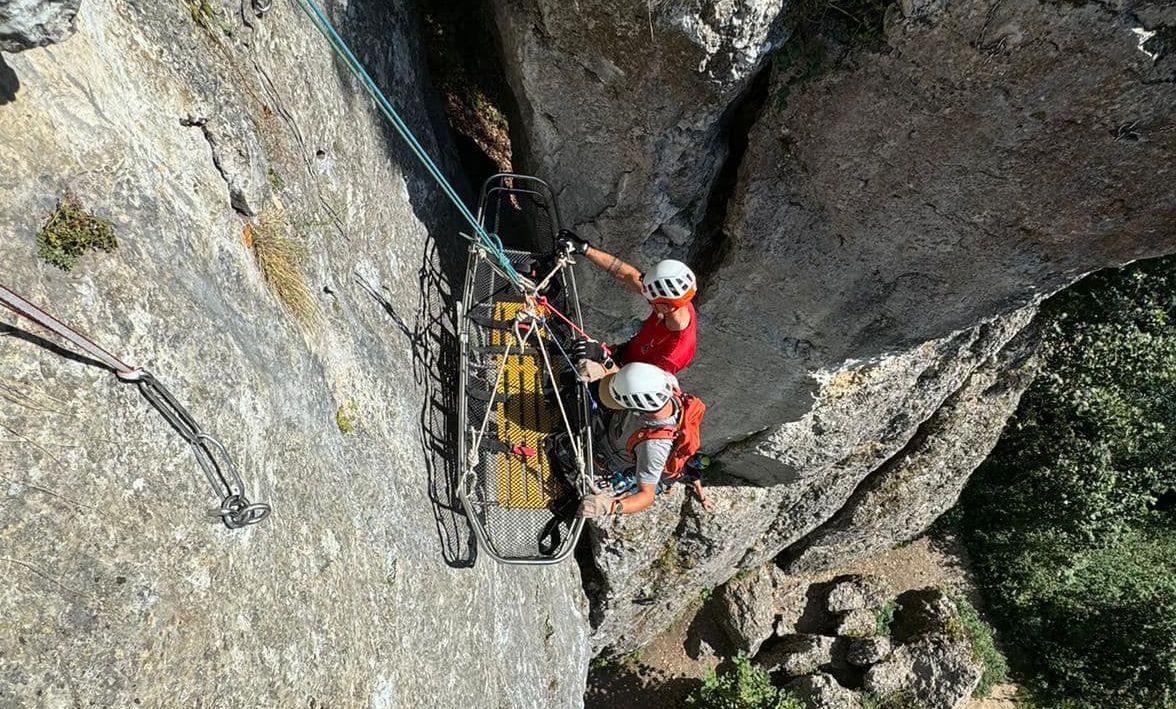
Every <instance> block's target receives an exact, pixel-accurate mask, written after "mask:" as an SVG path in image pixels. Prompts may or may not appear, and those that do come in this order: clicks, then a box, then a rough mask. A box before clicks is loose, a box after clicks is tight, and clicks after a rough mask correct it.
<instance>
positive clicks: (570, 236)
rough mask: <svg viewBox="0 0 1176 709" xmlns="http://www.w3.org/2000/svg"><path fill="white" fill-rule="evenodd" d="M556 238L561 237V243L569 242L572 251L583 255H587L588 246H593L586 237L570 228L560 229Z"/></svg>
mask: <svg viewBox="0 0 1176 709" xmlns="http://www.w3.org/2000/svg"><path fill="white" fill-rule="evenodd" d="M556 238H557V239H559V241H560V243H561V244H567V245H568V248H569V249H570V250H571V252H572V253H574V254H580V255H581V256H584V255H587V253H588V247H589V246H591V244H589V243H588V241H587V240H586V239H581V238H580V237H579V236H577V235H576V232H574V231H571V230H569V229H560V230H559V234H557V235H556Z"/></svg>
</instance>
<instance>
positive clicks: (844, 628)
mask: <svg viewBox="0 0 1176 709" xmlns="http://www.w3.org/2000/svg"><path fill="white" fill-rule="evenodd" d="M834 631H835V632H836V633H837V634H838V635H842V636H844V637H847V638H864V637H868V636H870V635H873V634H874V633H876V632H878V619H877V615H876V614H875V612H874V611H873V610H872V609H870V608H855V609H854V610H851V611H846V612H845V613H844V614H843V615H842V616H841V617H840V618H839V619H838V620H837V625H836V626H835V627H834Z"/></svg>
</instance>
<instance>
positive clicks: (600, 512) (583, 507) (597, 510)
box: [576, 492, 614, 519]
mask: <svg viewBox="0 0 1176 709" xmlns="http://www.w3.org/2000/svg"><path fill="white" fill-rule="evenodd" d="M613 502H614V499H613V496H612V495H610V494H608V493H605V492H598V493H594V494H591V495H585V496H584V499H582V500H580V508H579V509H578V510H576V516H577V517H582V518H586V519H592V518H594V517H607V516H608V515H610V514H612V511H613Z"/></svg>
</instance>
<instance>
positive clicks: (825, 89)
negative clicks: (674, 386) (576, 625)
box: [495, 0, 1176, 650]
mask: <svg viewBox="0 0 1176 709" xmlns="http://www.w3.org/2000/svg"><path fill="white" fill-rule="evenodd" d="M717 6H721V7H724V8H726V7H746V8H750V7H751V5H750V4H743V5H741V4H738V3H718V4H717ZM651 7H652V6H651ZM758 7H759V9H757V10H756V11H755V12H754V13H752V14H751V15H749V17H754V18H755V19H754V21H752V22H750V23H749V24H747V25H743V24H740V25H739V27H740V29H739V30H735V29H733V28H732V29H728V30H724V31H720V32H717V33H716V34H717V35H720V36H729V37H736V38H738V37H744V36H754V37H760V36H761V35H762V36H764V37H767V38H768V40H767V42H766V44H763V43H759V44H757V43H758V42H759V40H756V41H755V42H750V43H749V44H748V46H760V47H763V48H765V49H766V48H767V47H768V46H770V45H771V44H773V43H774V41H775V40H773V39H772V38H773V37H775V36H777V35H776V33H777V32H778V31H779V28H778V24H779V22H780V20H779V19H777V20H776V21H775V24H772V23H769V22H767V18H768V17H769V16H770V15H771V14H772V12H778V10H775V9H773V8H772V7H770V6H767V5H763V6H758ZM1116 7H1117V6H1107V5H1100V4H1097V3H1088V4H1085V5H1073V4H1065V3H1062V4H1058V3H1039V2H1036V0H1015V1H1014V2H1006V3H1001V4H1000V6H999V7H996V8H993V6H992V4H991V3H985V2H980V1H979V0H964V1H963V2H958V3H957V2H953V3H937V2H904V3H898V4H896V6H895V7H894V8H892V9H891V11H890V12H888V13H887V21H886V30H885V37H884V39H885V45H886V46H885V47H883V48H881V49H878V50H866V49H862V48H850V49H847V48H845V47H842V46H832V47H831V49H830V51H829V54H828V61H827V62H826V63H825V64H824V65H823V66H822V68H821V70H820V71H818V72H816V73H815V75H813V76H812V77H810V78H808V79H807V80H805V81H799V82H798V81H797V80H796V77H797V74H796V72H795V70H794V68H795V67H794V66H793V67H790V66H787V65H786V62H780V63H777V64H776V65H774V66H775V68H774V69H771V70H769V73H761V74H760V75H759V78H758V80H753V79H749V78H748V74H747V71H749V70H750V71H754V70H753V69H737V70H736V71H733V72H727V73H725V74H724V73H719V74H714V75H708V73H707V72H709V71H711V70H712V68H713V67H714V66H727V65H730V66H736V67H739V66H742V67H753V66H756V64H755V63H754V62H752V61H750V60H748V61H744V62H743V63H742V64H739V63H737V62H736V63H732V62H730V61H727V60H724V61H722V62H720V63H719V64H716V63H715V61H714V57H716V56H718V55H717V54H712V53H711V50H709V49H705V48H706V47H708V46H719V45H714V44H713V43H711V44H708V42H707V41H701V40H699V39H698V38H699V37H703V36H704V33H699V32H694V34H693V35H691V34H690V33H689V32H686V31H685V30H682V31H679V30H680V28H684V27H689V26H694V27H699V26H701V25H699V24H698V23H696V22H694V23H692V22H679V21H676V20H675V19H674V18H681V17H689V16H690V15H689V12H690V11H693V6H691V5H688V4H684V3H663V4H658V5H657V6H656V7H654V8H653V9H652V10H651V12H652V15H650V14H648V13H645V14H643V12H642V10H643V8H640V7H639V8H638V9H636V10H634V9H633V8H632V7H631V6H624V7H617V6H616V5H615V4H614V3H612V2H606V1H605V0H598V1H595V2H589V3H588V5H587V6H585V5H584V2H581V3H579V7H578V8H577V7H575V4H574V3H573V4H572V5H571V6H569V5H568V3H564V2H555V1H554V0H518V1H514V2H507V0H501V1H500V2H496V3H495V8H496V13H497V18H498V26H499V29H500V31H501V34H502V42H503V45H504V53H505V64H506V68H507V73H508V76H509V77H510V81H511V85H512V87H513V88H514V90H515V93H516V96H517V99H518V103H519V110H518V113H519V115H520V116H521V121H520V125H521V130H522V133H523V135H522V140H523V141H524V142H526V143H527V146H526V149H525V150H523V151H522V152H523V154H525V155H527V156H530V157H529V163H528V167H530V168H532V169H535V170H536V171H538V172H540V173H541V174H542V175H543V176H544V177H546V178H548V179H550V180H551V181H552V182H553V183H554V184H556V185H557V186H558V187H557V190H558V191H559V192H560V194H561V196H562V197H563V198H564V202H565V204H567V208H566V211H567V214H568V215H570V219H569V220H568V221H569V222H570V223H571V225H572V226H575V227H576V228H577V229H579V230H580V231H581V232H583V233H585V234H587V235H588V236H590V237H592V238H596V239H598V241H599V243H601V244H602V245H603V246H604V247H605V248H606V249H609V250H611V251H615V252H616V253H618V254H619V255H620V256H622V257H624V258H626V259H630V260H632V261H633V262H635V263H637V264H638V265H645V264H647V263H648V262H649V261H650V260H652V259H654V258H658V257H661V256H665V255H682V254H686V255H687V256H688V257H690V258H691V259H692V260H693V265H694V266H695V267H696V269H697V270H698V272H699V274H700V276H701V277H702V280H703V289H702V292H701V294H700V321H699V325H700V341H699V352H698V356H697V358H696V360H695V363H694V364H693V365H692V366H691V368H689V369H688V370H687V371H686V372H684V373H683V376H682V381H683V383H684V385H685V386H686V387H687V388H689V389H693V390H694V391H696V392H697V393H699V394H700V395H701V396H702V398H703V399H704V400H705V401H706V402H707V403H708V407H709V408H708V414H707V422H706V425H705V427H704V431H705V435H706V437H707V439H708V440H707V443H708V446H709V447H710V448H711V449H712V450H717V451H719V453H720V455H719V459H720V460H721V462H722V464H723V470H724V472H725V473H726V475H728V477H725V478H720V479H718V480H716V482H717V483H718V486H719V487H718V489H717V491H716V497H717V498H719V499H724V498H725V499H727V503H726V504H727V509H728V510H729V511H728V512H726V513H720V514H716V515H697V516H696V515H693V514H689V515H687V516H686V517H685V518H684V519H683V520H682V522H681V523H680V524H677V525H675V524H673V523H671V522H669V521H667V520H661V519H659V520H658V521H657V522H654V521H652V519H651V520H650V521H649V522H648V525H649V526H647V527H646V528H645V529H644V533H645V534H648V535H649V537H650V538H652V539H657V540H658V541H657V542H650V546H651V547H652V548H653V549H655V550H658V549H663V548H665V547H666V546H667V545H673V546H674V547H675V549H676V551H675V553H676V555H677V557H678V558H679V560H680V562H681V563H679V564H675V565H674V567H673V570H672V572H671V573H667V574H661V573H659V572H657V571H654V570H652V568H653V567H652V562H653V560H654V558H656V557H648V558H646V559H644V560H636V561H633V560H630V561H626V562H624V566H625V567H627V568H630V569H633V570H634V571H635V572H636V573H637V574H638V575H640V576H641V578H642V584H641V585H643V586H657V585H664V586H665V587H667V588H669V587H673V588H681V589H683V591H684V593H683V594H682V596H683V597H689V596H690V595H691V594H692V593H696V592H698V591H699V590H702V589H703V588H709V587H713V586H715V585H718V584H721V583H722V582H723V581H725V580H726V579H728V578H730V577H731V576H732V575H733V574H734V573H735V572H736V571H737V570H739V569H742V568H751V567H754V566H756V565H758V564H760V563H762V562H763V561H765V560H767V559H769V558H772V557H774V556H775V555H776V554H778V553H780V552H781V551H782V550H784V549H786V548H789V547H791V546H793V545H794V544H797V543H798V542H802V541H803V544H802V545H801V546H800V547H798V548H796V549H794V550H792V551H794V552H796V561H795V563H796V564H797V566H796V568H797V569H813V568H825V567H827V566H828V565H830V564H833V563H836V562H837V561H838V560H844V559H845V558H847V557H848V556H851V555H857V554H863V553H867V552H868V551H869V550H870V549H873V548H877V547H878V546H879V545H885V544H889V543H893V542H894V541H897V540H898V539H901V538H903V537H907V536H910V535H912V534H915V533H917V531H916V530H920V529H921V528H923V527H925V526H926V525H927V524H929V523H930V521H931V520H932V519H933V518H934V517H935V516H936V515H937V514H939V513H940V512H941V511H942V510H943V509H946V507H947V506H948V505H950V504H951V502H952V501H953V500H954V497H955V494H956V492H957V491H958V488H959V486H960V485H962V483H963V481H964V480H965V479H966V476H967V475H968V472H969V471H970V469H971V467H972V466H973V465H974V463H975V462H977V461H978V460H979V458H980V457H981V456H982V455H983V451H984V450H985V449H986V448H987V447H988V446H989V445H990V444H991V441H993V440H995V438H996V436H997V435H998V432H999V430H1000V428H1001V425H1002V419H1003V416H1004V414H1005V413H1007V412H1008V411H1009V410H1011V408H1012V407H1013V406H1015V403H1016V399H1017V397H1018V396H1019V392H1020V390H1021V389H1022V388H1023V386H1024V382H1025V381H1026V380H1027V379H1028V377H1029V376H1030V374H1031V371H1029V370H1026V369H1025V368H1024V365H1025V363H1026V360H1025V348H1023V347H1022V345H1021V344H1017V345H1014V346H1010V350H1009V352H1007V353H1005V354H1003V355H1000V357H999V358H997V353H998V352H999V351H1000V350H1002V349H1004V348H1005V347H1006V345H1008V344H1009V341H1010V340H1011V339H1012V338H1013V336H1014V335H1016V333H1018V332H1019V331H1020V330H1021V329H1023V328H1024V326H1025V324H1026V322H1027V321H1028V319H1029V318H1030V317H1031V315H1032V312H1033V309H1034V307H1035V305H1036V304H1037V303H1038V302H1039V301H1040V300H1041V299H1042V298H1043V297H1045V296H1047V295H1049V294H1051V293H1053V292H1055V291H1057V290H1058V289H1060V288H1062V287H1064V286H1065V285H1067V284H1068V283H1070V282H1072V281H1073V280H1074V279H1076V278H1077V277H1079V276H1080V275H1082V274H1084V273H1086V272H1089V271H1091V270H1094V269H1098V268H1101V267H1104V266H1108V265H1117V264H1122V263H1125V262H1127V261H1130V260H1133V259H1137V258H1143V257H1147V256H1153V255H1159V254H1162V253H1168V252H1171V251H1173V250H1176V229H1174V228H1173V225H1174V224H1176V209H1174V207H1173V204H1176V202H1174V201H1173V191H1172V187H1171V185H1172V184H1173V180H1172V174H1173V173H1172V171H1173V169H1174V168H1173V165H1172V161H1171V159H1170V156H1171V155H1172V154H1173V152H1174V151H1176V130H1173V114H1172V112H1171V111H1170V110H1169V107H1170V106H1172V105H1173V104H1174V103H1176V83H1174V82H1172V81H1171V80H1170V77H1171V75H1172V72H1173V69H1172V61H1173V59H1172V57H1170V56H1167V55H1166V54H1163V53H1162V52H1160V51H1158V50H1157V47H1158V46H1159V45H1155V44H1153V45H1149V46H1151V47H1152V50H1156V51H1152V50H1148V51H1143V50H1141V48H1140V44H1139V37H1138V36H1137V35H1136V34H1135V33H1133V32H1132V28H1133V27H1136V26H1138V23H1143V24H1144V25H1146V26H1147V27H1148V28H1150V29H1154V28H1156V27H1159V26H1161V25H1165V26H1167V25H1170V24H1172V22H1173V18H1171V17H1170V13H1168V12H1167V11H1165V10H1160V9H1157V8H1154V7H1150V6H1149V8H1140V12H1141V13H1142V14H1140V15H1138V16H1137V15H1135V14H1133V11H1131V10H1129V9H1126V8H1124V9H1122V10H1120V9H1116ZM683 8H685V9H686V11H687V14H685V15H683V14H681V13H682V11H683ZM1145 10H1146V11H1145ZM573 17H574V19H573ZM584 17H587V18H590V19H587V20H584V19H581V18H584ZM716 17H718V15H716ZM731 17H734V15H732V16H731ZM651 20H652V24H653V37H652V39H649V37H648V32H649V24H650V21H651ZM878 21H879V22H880V23H881V22H882V20H881V18H879V19H878ZM709 24H710V26H712V27H713V26H716V25H715V24H714V23H709ZM732 27H733V25H732ZM744 27H746V28H748V30H749V31H750V34H748V35H745V34H742V33H743V32H744V29H743V28H744ZM764 28H768V29H767V30H766V31H763V29H764ZM789 30H790V28H788V27H784V28H783V30H782V31H783V33H784V35H787V34H788V32H789ZM784 35H782V36H784ZM692 37H693V39H692ZM647 39H648V40H649V41H646V40H647ZM738 41H743V40H738ZM798 41H799V40H798V38H797V37H792V38H791V39H786V43H787V42H798ZM793 46H795V47H803V46H804V45H802V44H794V45H793ZM622 47H623V50H622V49H621V48H622ZM1162 54H1163V55H1162ZM1161 55H1162V56H1161ZM728 56H730V54H729V53H728ZM747 56H751V55H747ZM806 61H807V60H806ZM700 65H702V66H703V67H704V68H703V69H701V70H700V69H699V66H700ZM758 66H760V67H768V66H769V64H768V63H767V62H765V61H763V60H760V62H759V64H758ZM752 87H754V89H755V90H754V91H753V90H751V88H752ZM621 97H626V98H625V99H624V100H622V99H621ZM756 101H762V104H761V105H760V106H759V108H758V113H756V108H757V107H756V105H755V102H756ZM741 102H742V103H741ZM585 107H591V109H590V110H587V109H586V108H585ZM724 108H725V109H726V110H727V111H728V117H733V116H734V115H735V114H736V113H739V114H740V115H747V114H755V116H754V117H755V120H754V122H753V126H752V128H751V130H750V132H749V133H748V135H746V136H734V135H727V134H724V131H725V130H727V129H728V127H729V126H732V125H736V124H737V123H738V122H736V121H733V120H732V121H730V122H727V121H723V120H718V121H716V120H715V118H716V117H718V116H722V115H723V111H724ZM744 137H745V138H746V150H745V151H743V150H737V151H734V152H731V153H729V155H728V159H729V160H732V161H734V160H736V159H739V160H740V162H739V163H738V164H737V165H736V164H734V163H733V162H731V163H728V164H727V165H726V166H725V167H726V168H728V169H727V170H726V171H725V172H724V173H723V174H724V175H727V174H734V175H735V183H734V187H733V188H731V189H728V187H729V186H727V185H716V184H715V183H714V182H710V183H708V180H713V179H714V178H715V176H717V175H719V174H720V169H719V162H721V158H714V157H713V156H714V155H715V154H716V147H715V146H716V145H718V146H724V145H734V144H735V143H737V142H742V140H743V138H744ZM687 145H692V146H693V147H691V148H687V147H685V146H687ZM718 152H719V153H720V154H728V151H726V150H725V149H724V148H722V147H720V148H718ZM698 185H703V190H709V191H708V192H707V196H706V197H701V196H700V194H701V193H700V192H698ZM712 187H713V188H714V189H710V188H712ZM699 200H701V202H700V201H699ZM719 201H721V203H720V202H719ZM703 214H706V215H708V217H715V216H716V215H718V216H721V217H722V219H721V223H722V229H721V230H720V231H719V234H718V236H717V237H713V235H712V234H710V233H709V232H707V231H706V230H705V229H701V230H700V229H694V230H693V231H692V228H693V227H694V226H695V225H697V224H699V223H700V220H701V217H700V215H703ZM581 272H582V273H583V274H584V275H585V276H586V278H585V279H582V280H586V281H587V283H586V286H585V288H584V289H583V293H584V294H585V302H586V303H588V308H587V309H588V313H589V315H588V319H589V321H590V329H595V330H596V331H599V332H602V333H604V334H608V335H613V334H615V333H616V332H617V331H618V330H619V329H622V326H623V325H624V320H625V316H626V315H629V316H631V315H635V314H637V311H638V310H639V309H640V306H641V303H640V302H639V301H637V300H636V299H632V298H628V299H626V298H622V297H621V296H619V295H618V294H617V293H616V291H617V289H616V288H615V286H613V285H612V284H607V283H604V282H602V281H601V280H600V279H599V278H598V277H597V276H598V274H597V273H596V272H594V271H589V270H586V269H581ZM618 313H619V314H618ZM1027 337H1028V336H1027ZM973 376H975V378H974V379H972V377H973ZM985 382H990V383H991V386H986V385H985ZM940 409H943V410H942V411H940ZM937 412H938V413H937ZM875 471H879V472H878V473H877V475H876V476H875V475H874V473H875ZM867 480H868V481H869V482H868V483H867V482H866V481H867ZM863 484H865V486H864V487H863ZM754 486H763V487H762V488H761V487H754ZM906 496H910V500H909V504H908V499H907V497H906ZM847 503H848V504H849V507H848V508H846V504H847ZM838 515H840V516H838ZM835 518H836V519H835ZM834 519H835V521H833V522H831V521H830V520H834ZM826 525H827V526H826ZM858 525H861V526H862V528H861V529H858V528H857V526H858ZM675 533H676V534H678V535H679V539H678V540H677V541H674V542H670V541H669V535H671V534H675ZM810 535H811V536H810ZM596 550H597V554H596V557H595V558H596V564H597V566H598V567H600V570H601V573H602V575H603V576H604V577H606V578H612V576H613V575H614V573H615V571H616V570H617V568H618V564H617V562H616V561H615V559H613V558H611V557H612V556H613V555H614V553H615V552H616V551H617V550H616V549H613V548H611V547H609V545H608V544H601V545H598V546H597V547H596ZM639 569H644V570H639ZM659 579H660V580H659ZM606 583H607V585H608V586H609V587H610V588H611V589H613V590H614V591H615V590H617V589H620V588H621V587H622V586H624V585H625V583H626V582H624V581H622V580H620V579H613V580H610V581H607V582H606ZM630 600H631V599H630ZM595 607H596V609H597V610H598V613H597V615H596V618H597V621H598V622H599V623H600V624H601V625H599V626H598V627H597V628H596V630H595V632H594V643H595V646H596V647H614V648H616V649H618V650H619V649H622V648H624V649H630V650H631V649H633V648H634V647H636V646H637V645H640V644H641V643H642V642H643V641H644V639H648V637H651V636H648V635H646V632H647V631H649V630H653V629H655V628H660V627H664V626H665V625H666V624H667V623H668V622H669V621H670V620H671V619H672V618H673V617H674V616H675V614H676V613H678V612H679V611H680V610H681V609H682V608H683V607H684V606H683V604H682V603H674V602H673V601H667V602H665V603H660V604H652V605H638V604H633V603H631V602H625V600H624V598H623V597H622V596H620V595H616V594H615V593H614V594H613V595H610V596H609V597H608V600H607V609H606V608H605V604H604V603H602V602H600V601H597V602H596V603H595ZM633 627H636V628H637V629H638V630H637V631H636V632H634V633H627V634H626V635H625V637H621V634H620V633H619V632H618V629H619V628H633Z"/></svg>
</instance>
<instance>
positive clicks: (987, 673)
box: [948, 596, 1009, 697]
mask: <svg viewBox="0 0 1176 709" xmlns="http://www.w3.org/2000/svg"><path fill="white" fill-rule="evenodd" d="M952 600H953V601H955V604H956V610H957V611H958V615H956V617H955V618H953V619H952V623H951V624H950V626H949V628H948V631H949V632H958V633H960V634H962V635H963V636H964V637H966V638H967V639H968V643H969V644H970V645H971V646H972V659H974V660H976V661H977V662H979V663H980V664H981V665H982V666H983V667H984V674H983V675H982V676H981V677H980V684H978V685H976V691H975V692H974V694H975V696H977V697H987V696H988V693H989V692H990V691H992V687H993V686H994V685H997V684H1000V683H1001V682H1004V681H1005V680H1006V679H1008V675H1009V663H1008V661H1007V660H1005V656H1004V654H1003V653H1001V651H1000V650H999V649H997V647H996V639H995V638H994V637H993V634H992V626H990V625H989V624H988V623H986V622H984V619H983V618H981V617H980V613H979V612H978V611H977V610H976V607H975V606H973V605H972V604H971V603H969V602H968V599H966V598H964V597H963V596H953V597H952Z"/></svg>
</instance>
